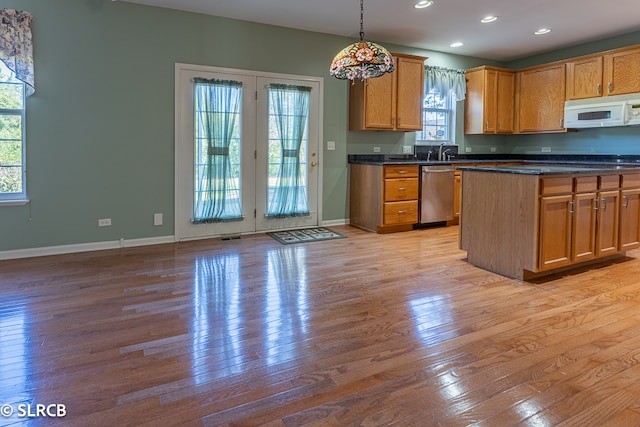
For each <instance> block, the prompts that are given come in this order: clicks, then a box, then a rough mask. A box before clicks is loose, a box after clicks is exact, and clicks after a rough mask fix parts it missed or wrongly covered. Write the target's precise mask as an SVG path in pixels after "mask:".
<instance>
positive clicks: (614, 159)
mask: <svg viewBox="0 0 640 427" xmlns="http://www.w3.org/2000/svg"><path fill="white" fill-rule="evenodd" d="M348 162H349V163H351V164H372V165H397V164H403V165H408V164H414V165H438V164H440V165H452V164H455V165H456V166H457V167H458V169H469V168H471V167H473V166H475V165H477V166H476V167H477V168H494V169H496V170H494V171H495V172H505V173H528V174H535V175H540V174H543V173H547V174H548V173H579V172H580V170H581V169H584V170H583V171H582V173H589V172H599V171H601V170H609V171H611V168H619V167H624V168H634V167H636V168H637V167H640V155H637V156H636V155H593V154H585V155H558V154H554V155H544V154H543V155H513V154H511V155H507V154H498V155H482V154H481V155H464V154H462V155H458V157H456V158H454V159H451V160H448V161H437V160H425V159H420V158H417V157H415V156H413V155H410V154H349V155H348ZM502 162H504V163H509V162H523V163H531V165H527V164H525V165H521V166H499V165H497V166H481V165H482V163H502ZM465 165H469V166H465ZM472 165H473V166H472ZM503 168H507V169H503ZM517 168H520V169H517ZM553 168H555V169H553ZM567 168H570V169H571V170H572V171H571V172H570V171H568V170H567ZM498 169H500V170H498ZM543 169H544V170H543ZM517 170H519V172H516V171H517ZM552 170H553V172H552Z"/></svg>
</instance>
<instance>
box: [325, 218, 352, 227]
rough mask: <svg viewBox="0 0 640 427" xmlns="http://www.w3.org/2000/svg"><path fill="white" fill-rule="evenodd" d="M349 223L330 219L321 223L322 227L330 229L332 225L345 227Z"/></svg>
mask: <svg viewBox="0 0 640 427" xmlns="http://www.w3.org/2000/svg"><path fill="white" fill-rule="evenodd" d="M347 224H349V221H348V220H346V219H332V220H330V221H322V224H321V225H322V226H323V227H331V226H332V225H347Z"/></svg>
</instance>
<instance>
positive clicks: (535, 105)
mask: <svg viewBox="0 0 640 427" xmlns="http://www.w3.org/2000/svg"><path fill="white" fill-rule="evenodd" d="M519 76H520V104H519V105H520V106H519V109H518V123H519V125H518V128H519V131H520V132H549V131H560V130H563V129H564V123H563V122H564V120H563V119H564V97H565V65H564V64H556V65H552V66H547V67H540V68H535V69H531V70H526V71H521V72H520V73H519Z"/></svg>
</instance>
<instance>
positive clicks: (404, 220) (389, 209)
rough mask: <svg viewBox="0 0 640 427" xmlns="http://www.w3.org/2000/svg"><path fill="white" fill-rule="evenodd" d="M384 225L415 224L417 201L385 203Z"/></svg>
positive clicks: (416, 220)
mask: <svg viewBox="0 0 640 427" xmlns="http://www.w3.org/2000/svg"><path fill="white" fill-rule="evenodd" d="M383 222H384V225H394V224H415V223H417V222H418V201H417V200H411V201H408V202H387V203H385V204H384V221H383Z"/></svg>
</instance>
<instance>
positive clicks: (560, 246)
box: [538, 194, 573, 270]
mask: <svg viewBox="0 0 640 427" xmlns="http://www.w3.org/2000/svg"><path fill="white" fill-rule="evenodd" d="M572 197H573V196H572V195H570V194H567V195H563V196H549V197H542V198H540V234H539V242H538V268H539V269H540V270H550V269H553V268H557V267H562V266H565V265H569V264H571V201H572Z"/></svg>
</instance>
